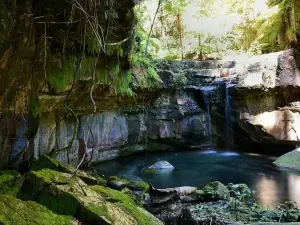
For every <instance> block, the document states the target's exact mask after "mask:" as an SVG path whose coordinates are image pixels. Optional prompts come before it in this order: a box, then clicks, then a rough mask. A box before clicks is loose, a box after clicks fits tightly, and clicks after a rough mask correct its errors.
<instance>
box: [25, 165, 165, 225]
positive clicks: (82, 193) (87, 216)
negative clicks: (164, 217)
mask: <svg viewBox="0 0 300 225" xmlns="http://www.w3.org/2000/svg"><path fill="white" fill-rule="evenodd" d="M19 197H21V198H22V199H24V200H32V201H36V202H38V203H40V204H42V205H44V206H46V207H47V208H49V209H51V210H52V211H53V212H55V213H57V214H60V215H70V216H73V217H75V218H77V219H78V220H79V221H81V222H84V223H87V224H116V225H118V224H120V225H124V224H128V225H135V224H140V225H146V224H149V225H150V224H151V225H155V224H162V223H161V222H160V221H159V220H158V219H156V218H155V217H154V216H153V215H151V214H150V213H148V212H147V211H146V210H144V209H142V208H140V207H138V206H137V204H135V202H134V201H133V200H132V199H130V197H129V196H127V195H126V194H124V193H121V192H119V191H115V190H112V189H110V188H107V187H103V186H88V185H87V184H86V183H84V182H83V181H82V180H81V179H80V178H79V177H77V176H74V177H71V174H69V173H62V172H58V171H54V170H50V169H41V170H38V171H31V172H29V173H28V175H27V177H26V179H25V181H24V183H23V187H22V189H21V190H20V193H19ZM145 221H150V222H149V223H144V222H145Z"/></svg>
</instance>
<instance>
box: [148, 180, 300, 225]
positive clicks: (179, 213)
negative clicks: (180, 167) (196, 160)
mask: <svg viewBox="0 0 300 225" xmlns="http://www.w3.org/2000/svg"><path fill="white" fill-rule="evenodd" d="M224 190H226V191H224ZM159 191H160V193H166V192H168V193H170V192H169V191H170V189H165V190H159ZM199 191H200V192H201V196H208V197H209V198H206V199H203V198H202V199H201V198H197V199H196V201H191V202H185V201H182V200H181V198H179V199H178V198H173V200H172V201H167V202H160V203H159V202H156V204H154V205H152V206H151V207H149V206H147V208H148V210H150V211H151V212H152V213H154V214H155V215H156V216H157V217H158V218H160V219H161V220H163V221H164V223H165V224H167V225H186V224H189V225H190V224H191V225H194V224H195V225H198V224H250V223H253V224H259V223H261V224H268V223H270V224H273V223H274V224H276V223H278V222H299V221H300V210H299V209H298V208H297V206H296V205H295V203H293V202H285V203H283V204H280V205H278V207H277V209H276V210H270V209H266V208H263V207H262V206H260V205H259V204H256V203H255V201H254V200H253V192H252V191H251V189H250V188H249V187H248V186H247V185H245V184H229V185H228V186H225V185H223V184H221V183H219V182H212V183H210V184H208V185H206V186H205V187H204V188H202V189H198V190H195V191H194V192H193V193H190V194H187V195H183V196H184V197H191V198H192V196H193V194H196V195H198V194H199ZM223 193H226V195H225V196H226V197H225V198H224V195H223ZM169 196H170V195H169ZM183 196H181V197H183ZM150 197H151V192H150ZM220 197H223V199H224V200H219V199H220ZM278 224H280V223H278Z"/></svg>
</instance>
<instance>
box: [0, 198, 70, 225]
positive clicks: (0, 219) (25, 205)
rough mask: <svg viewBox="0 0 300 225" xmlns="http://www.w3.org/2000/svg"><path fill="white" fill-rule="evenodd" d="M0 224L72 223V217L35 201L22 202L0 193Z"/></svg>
mask: <svg viewBox="0 0 300 225" xmlns="http://www.w3.org/2000/svg"><path fill="white" fill-rule="evenodd" d="M0 212H1V213H0V224H3V225H16V224H20V225H21V224H22V225H32V224H39V225H58V224H61V225H72V224H73V223H72V221H73V218H72V217H69V216H60V215H56V214H54V213H53V212H52V211H50V210H49V209H47V208H46V207H44V206H41V205H39V204H37V203H35V202H30V201H29V202H23V201H21V200H19V199H16V198H14V197H11V196H7V195H0Z"/></svg>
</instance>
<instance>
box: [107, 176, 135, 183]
mask: <svg viewBox="0 0 300 225" xmlns="http://www.w3.org/2000/svg"><path fill="white" fill-rule="evenodd" d="M108 180H109V181H121V182H123V183H128V184H131V182H130V181H129V180H127V179H124V178H120V177H117V176H110V177H109V178H108Z"/></svg>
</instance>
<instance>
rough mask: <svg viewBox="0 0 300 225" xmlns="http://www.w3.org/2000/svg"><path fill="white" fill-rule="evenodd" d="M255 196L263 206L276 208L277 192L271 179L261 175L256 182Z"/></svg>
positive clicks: (275, 184)
mask: <svg viewBox="0 0 300 225" xmlns="http://www.w3.org/2000/svg"><path fill="white" fill-rule="evenodd" d="M255 189H256V198H257V201H258V202H260V203H261V204H262V205H264V206H268V207H270V208H273V209H274V208H276V205H277V203H278V202H279V197H278V196H279V193H278V189H277V183H276V181H275V180H273V179H269V178H267V177H265V176H264V175H262V176H261V177H260V178H259V179H258V181H257V183H256V188H255Z"/></svg>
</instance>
